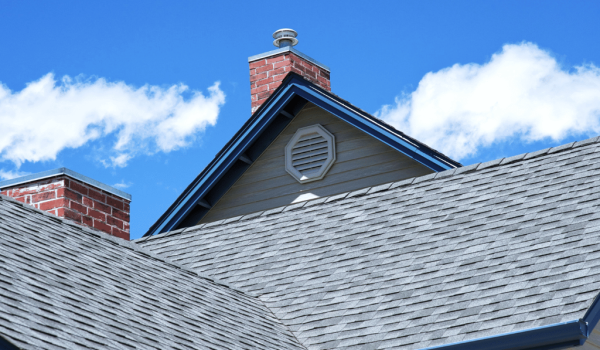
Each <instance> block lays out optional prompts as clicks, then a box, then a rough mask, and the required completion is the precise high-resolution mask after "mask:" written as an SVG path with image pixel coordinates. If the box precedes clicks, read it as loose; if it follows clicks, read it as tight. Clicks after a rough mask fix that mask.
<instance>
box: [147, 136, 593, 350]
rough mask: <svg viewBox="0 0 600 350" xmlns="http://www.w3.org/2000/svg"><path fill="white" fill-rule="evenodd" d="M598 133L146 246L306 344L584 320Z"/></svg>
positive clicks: (377, 344) (434, 340) (416, 339)
mask: <svg viewBox="0 0 600 350" xmlns="http://www.w3.org/2000/svg"><path fill="white" fill-rule="evenodd" d="M598 188H600V149H599V144H598V143H597V138H594V139H590V140H585V141H581V142H578V143H576V144H573V143H571V144H568V145H563V146H560V147H555V148H552V149H546V150H543V151H539V152H534V153H530V154H525V155H519V156H515V157H510V158H504V159H500V160H496V161H491V162H487V163H482V164H475V165H472V166H467V167H463V168H459V169H455V170H450V171H446V172H441V173H437V174H431V175H427V176H423V177H418V178H414V179H409V180H405V181H401V182H398V183H392V184H386V185H382V186H377V187H374V188H367V189H364V190H359V191H355V192H352V193H346V194H341V195H337V196H333V197H329V198H321V199H317V200H313V201H308V202H303V203H297V204H293V205H290V206H287V207H282V208H278V209H273V210H269V211H265V212H260V213H255V214H251V215H246V216H244V217H241V218H240V217H238V218H231V219H228V220H223V221H219V222H214V223H209V224H204V225H200V226H196V227H192V228H187V229H185V230H179V231H174V232H172V233H167V234H162V235H158V236H154V237H149V238H144V239H141V240H138V242H139V244H140V245H143V246H144V247H146V248H148V249H150V250H151V251H153V252H155V253H157V254H159V255H161V256H165V257H168V258H170V259H173V260H174V261H176V262H178V263H180V264H182V265H184V266H187V267H189V268H192V269H194V270H196V271H198V272H199V273H203V274H207V275H210V276H214V277H216V278H219V279H220V280H223V281H226V282H227V283H229V284H231V285H232V286H235V288H239V289H242V290H245V291H247V292H248V293H249V294H252V295H255V296H257V297H259V298H260V299H261V300H263V301H264V302H265V304H266V305H267V306H268V307H269V308H270V309H271V310H272V311H273V313H274V314H275V315H276V316H277V317H278V318H279V319H280V320H281V321H282V322H283V323H284V324H286V325H287V326H288V327H289V328H290V329H291V330H292V332H293V333H294V334H295V335H296V337H297V338H298V339H299V340H300V341H301V342H302V343H303V344H304V345H306V346H307V347H308V348H309V349H325V348H336V347H338V348H348V349H387V348H398V349H420V348H425V347H431V346H436V345H440V344H447V343H453V342H458V341H464V340H469V339H476V338H480V337H485V336H490V335H495V334H501V333H506V332H511V331H517V330H524V329H529V328H533V327H538V326H544V325H549V324H553V323H557V322H563V321H569V320H576V319H578V318H581V317H582V316H583V315H584V313H585V310H586V309H587V308H588V307H589V305H590V304H591V303H592V301H593V299H594V296H595V295H596V294H597V293H598V291H600V268H599V265H600V211H599V210H598V209H599V205H600V193H599V192H598Z"/></svg>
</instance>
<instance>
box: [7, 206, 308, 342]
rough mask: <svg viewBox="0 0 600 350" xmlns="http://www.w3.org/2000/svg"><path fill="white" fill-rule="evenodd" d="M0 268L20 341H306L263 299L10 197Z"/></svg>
mask: <svg viewBox="0 0 600 350" xmlns="http://www.w3.org/2000/svg"><path fill="white" fill-rule="evenodd" d="M0 266H1V268H0V335H1V336H2V337H4V338H6V339H7V340H9V341H10V342H12V343H13V344H15V345H16V346H18V347H19V348H22V349H84V348H85V349H305V348H304V347H303V346H302V345H300V344H299V343H298V341H297V340H296V338H295V337H294V336H293V334H292V333H291V332H290V331H289V330H288V329H287V328H286V327H285V326H283V325H282V324H281V323H280V322H279V321H278V320H277V319H276V317H274V316H273V314H272V313H271V311H270V310H269V309H268V308H266V307H265V305H264V304H263V303H262V302H261V301H260V300H258V299H256V298H254V297H251V296H249V295H247V294H244V293H242V292H240V291H237V290H234V289H232V288H230V287H229V286H226V285H224V284H222V283H219V282H215V281H214V280H213V279H209V278H206V277H202V276H200V275H198V274H197V273H196V272H194V271H192V270H190V269H188V268H185V267H182V266H181V265H178V264H176V263H173V262H169V261H166V260H165V259H164V258H160V257H158V256H156V255H155V254H154V253H151V252H149V251H147V250H146V249H143V248H141V247H140V246H138V245H136V244H133V243H130V242H126V241H124V240H122V239H118V238H114V237H111V236H108V235H106V234H104V233H101V232H99V231H96V230H91V229H87V228H83V227H81V226H78V225H76V224H72V223H69V222H68V221H66V220H63V219H60V218H57V217H54V216H52V215H49V214H46V213H43V212H41V211H39V210H37V209H35V208H33V207H29V206H27V205H24V204H22V203H19V202H17V201H15V200H13V199H10V198H8V197H5V196H0Z"/></svg>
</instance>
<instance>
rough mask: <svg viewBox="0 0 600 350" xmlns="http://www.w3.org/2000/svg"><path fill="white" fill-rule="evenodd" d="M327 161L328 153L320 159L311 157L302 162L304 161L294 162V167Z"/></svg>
mask: <svg viewBox="0 0 600 350" xmlns="http://www.w3.org/2000/svg"><path fill="white" fill-rule="evenodd" d="M325 159H327V153H325V155H323V156H320V157H310V158H308V159H306V160H302V161H294V162H293V163H292V165H293V166H294V167H295V166H297V165H303V164H308V163H315V162H319V163H321V164H322V163H323V162H322V161H324V160H325Z"/></svg>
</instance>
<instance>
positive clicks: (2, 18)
mask: <svg viewBox="0 0 600 350" xmlns="http://www.w3.org/2000/svg"><path fill="white" fill-rule="evenodd" d="M598 18H600V2H598V1H576V2H566V1H561V2H558V1H389V2H386V1H377V2H373V1H369V2H366V1H361V2H357V1H356V2H355V1H327V2H324V1H296V2H283V3H282V2H280V3H276V2H270V3H269V2H266V3H258V2H227V1H219V2H214V1H213V2H208V1H207V2H200V1H178V2H167V1H164V2H157V1H143V2H142V1H127V2H123V1H102V2H100V1H98V2H76V1H60V2H58V1H55V2H44V1H18V2H17V1H3V0H0V33H2V35H0V50H1V51H0V52H1V54H0V82H1V83H2V88H1V89H0V122H1V123H2V124H4V127H2V125H1V124H0V176H3V177H4V178H8V177H11V176H15V175H18V174H24V173H35V172H39V171H43V170H48V169H53V168H57V167H61V166H65V167H68V168H70V169H73V170H75V171H77V172H80V173H82V174H85V175H87V176H90V177H92V178H94V179H97V180H99V181H102V182H104V183H106V184H109V185H116V184H118V185H120V186H121V188H123V189H124V190H125V191H127V192H129V193H131V194H132V195H133V202H132V237H133V238H136V237H139V236H141V235H142V234H143V233H144V232H145V231H146V230H147V228H148V227H149V226H150V225H151V224H152V223H153V222H154V221H155V220H156V219H157V218H158V216H159V215H160V214H161V213H162V212H163V211H164V210H165V209H166V208H167V207H168V206H169V205H170V204H171V203H172V201H173V200H174V199H175V198H176V197H177V195H178V194H179V193H180V192H181V191H182V190H183V189H184V188H185V186H186V185H187V184H188V183H189V182H190V181H191V180H192V179H193V178H194V177H195V176H196V175H197V174H198V173H199V172H200V171H201V170H202V169H203V167H204V166H205V165H206V164H207V163H208V162H209V161H210V160H211V159H212V157H213V156H214V155H215V154H216V153H217V152H218V151H219V150H220V148H221V147H222V146H223V145H224V144H225V143H226V142H227V140H228V139H229V138H230V137H231V136H232V135H233V134H234V133H235V132H236V131H237V129H238V128H239V127H240V126H241V125H242V124H243V123H244V121H245V120H246V119H247V118H248V117H249V116H250V91H249V90H250V89H249V81H248V79H249V77H248V62H247V58H248V57H249V56H252V55H255V54H259V53H262V52H265V51H269V50H271V49H273V48H274V47H273V46H272V43H271V42H272V38H271V34H272V33H273V32H274V31H275V30H276V29H279V28H282V27H289V28H293V29H295V30H297V31H298V33H299V36H298V39H299V40H300V43H299V44H298V46H296V48H297V49H298V50H300V51H302V52H304V53H305V54H307V55H309V56H311V57H313V58H315V59H317V60H318V61H320V62H322V63H324V64H326V65H328V66H329V67H330V68H331V71H332V73H331V82H332V91H333V92H334V93H336V94H338V95H339V96H341V97H342V98H344V99H347V100H349V101H350V102H352V103H353V104H355V105H357V106H359V107H361V108H362V109H364V110H366V111H369V112H372V113H375V114H377V115H378V116H379V117H381V118H384V119H385V120H387V121H388V122H391V123H393V124H394V125H396V126H397V127H399V128H400V129H401V130H403V131H405V132H407V133H408V134H411V135H412V136H415V137H417V138H418V139H421V140H422V141H424V142H426V143H429V144H431V145H432V146H434V147H436V148H438V149H440V150H441V151H443V152H445V153H447V154H449V155H451V156H454V157H455V158H457V159H459V160H460V161H461V162H462V163H463V164H471V163H474V162H480V161H486V160H491V159H496V158H499V157H503V156H510V155H515V154H519V153H523V152H528V151H534V150H537V149H541V148H545V147H549V146H554V145H558V144H563V143H566V142H570V141H572V140H579V139H583V138H587V137H589V136H595V135H599V134H600V127H599V125H600V122H599V120H600V72H599V71H598V68H597V67H598V66H600V45H599V39H598V38H600V24H599V22H600V21H598ZM65 76H68V77H69V78H68V79H64V77H65ZM217 82H219V83H218V85H215V84H217ZM385 106H387V107H385ZM198 116H200V117H198ZM182 125H183V127H182ZM3 130H4V131H3ZM7 130H9V131H8V132H7ZM57 139H60V140H61V141H56V140H57Z"/></svg>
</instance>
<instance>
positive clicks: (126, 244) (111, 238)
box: [0, 194, 256, 298]
mask: <svg viewBox="0 0 600 350" xmlns="http://www.w3.org/2000/svg"><path fill="white" fill-rule="evenodd" d="M3 200H4V201H7V202H11V203H13V204H17V205H20V206H22V207H24V208H25V209H27V210H31V211H33V212H34V213H36V214H42V215H44V216H47V217H48V218H50V219H52V220H58V221H59V222H61V223H62V224H66V225H68V226H71V227H74V228H77V229H79V230H81V231H83V232H85V233H86V234H91V235H95V236H97V237H100V238H101V239H105V240H108V241H110V242H112V243H116V244H118V245H120V246H123V247H125V248H128V249H131V250H133V251H134V252H135V253H139V254H145V255H147V256H149V257H150V258H152V259H155V260H158V261H160V262H163V263H165V264H167V265H172V266H173V267H176V268H178V269H181V270H183V271H186V272H187V273H191V274H193V275H195V276H196V277H199V278H203V279H206V280H208V281H210V282H212V283H215V284H218V285H222V286H224V287H226V288H228V289H231V290H233V291H235V292H238V293H242V294H244V295H246V296H248V297H251V298H256V297H255V296H253V295H250V294H248V293H247V292H246V291H244V290H240V289H237V288H233V287H232V286H230V285H229V284H227V283H225V282H222V281H220V280H218V279H216V278H214V277H209V276H205V275H203V274H200V273H198V272H197V271H195V270H193V269H190V268H187V267H185V266H183V265H181V264H179V263H177V262H174V261H173V260H171V259H168V258H165V257H162V256H160V255H158V254H156V253H153V252H151V251H149V250H148V249H146V248H144V247H142V246H141V245H139V244H137V243H135V242H134V241H126V240H124V239H122V238H117V237H114V236H111V235H109V234H107V233H104V232H102V231H100V230H98V229H95V228H93V227H87V226H81V225H78V224H77V223H75V222H72V221H70V220H68V219H65V218H61V217H59V216H56V215H54V214H50V213H47V212H45V211H43V210H40V209H38V208H36V207H34V206H31V205H29V204H26V203H23V202H20V201H18V200H16V199H14V198H12V197H9V196H5V195H3V194H0V202H1V201H3Z"/></svg>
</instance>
